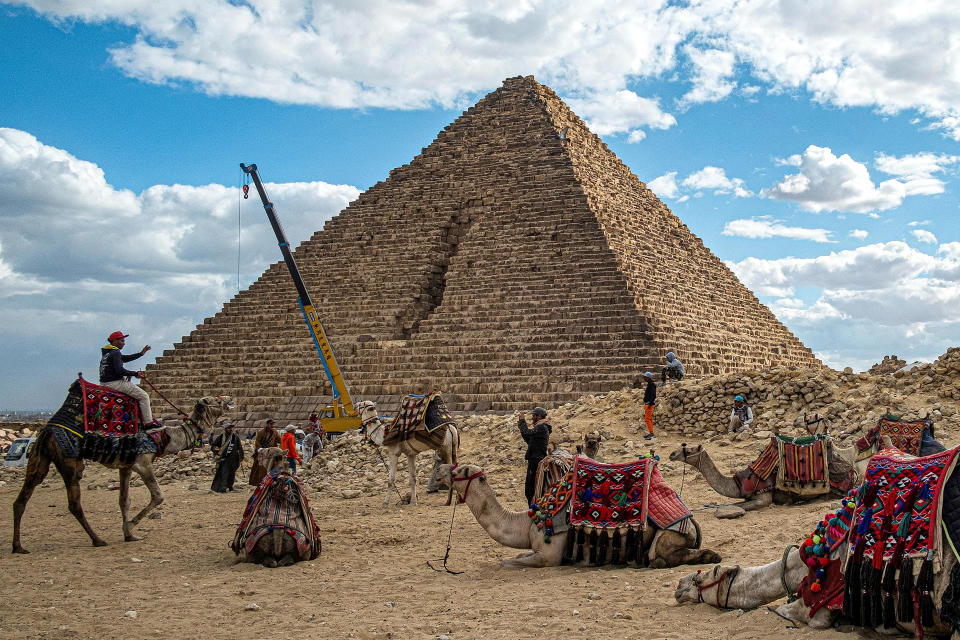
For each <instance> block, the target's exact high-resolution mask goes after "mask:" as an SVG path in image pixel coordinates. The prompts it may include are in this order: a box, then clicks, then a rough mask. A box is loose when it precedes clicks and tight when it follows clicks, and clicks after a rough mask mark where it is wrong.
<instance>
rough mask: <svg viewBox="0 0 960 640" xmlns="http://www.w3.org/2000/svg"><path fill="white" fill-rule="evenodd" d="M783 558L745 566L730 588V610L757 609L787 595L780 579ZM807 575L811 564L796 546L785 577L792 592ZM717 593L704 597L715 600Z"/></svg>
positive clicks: (789, 556)
mask: <svg viewBox="0 0 960 640" xmlns="http://www.w3.org/2000/svg"><path fill="white" fill-rule="evenodd" d="M781 564H782V559H778V560H774V561H773V562H771V563H769V564H765V565H762V566H759V567H744V568H742V569H740V572H739V573H738V574H737V577H736V578H735V579H734V581H733V585H731V587H730V597H729V599H727V601H726V605H727V607H728V608H730V609H756V608H757V607H760V606H762V605H765V604H767V603H770V602H773V601H774V600H777V599H779V598H782V597H784V596H785V595H787V594H786V593H785V592H784V590H783V582H782V581H781V580H780V571H781ZM806 574H807V567H806V565H805V564H803V562H802V561H801V560H800V553H799V552H798V551H797V550H796V549H794V550H793V551H791V552H790V554H789V555H788V556H787V566H786V571H785V572H784V579H785V581H786V583H787V587H788V588H789V589H790V591H791V593H796V592H797V588H798V587H799V586H800V581H801V580H803V577H804V576H805V575H806ZM714 597H715V593H711V594H709V595H708V594H706V593H705V594H704V599H705V600H707V601H708V602H711V603H712V601H713V598H714Z"/></svg>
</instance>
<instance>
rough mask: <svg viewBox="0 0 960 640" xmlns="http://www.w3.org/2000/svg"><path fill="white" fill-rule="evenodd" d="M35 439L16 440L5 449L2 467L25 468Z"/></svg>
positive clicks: (31, 437)
mask: <svg viewBox="0 0 960 640" xmlns="http://www.w3.org/2000/svg"><path fill="white" fill-rule="evenodd" d="M35 441H36V438H35V437H33V436H30V437H29V438H17V439H16V440H14V441H13V444H11V445H10V448H9V449H7V454H6V455H5V456H4V457H3V466H5V467H25V466H27V460H29V459H30V454H31V453H33V443H34V442H35Z"/></svg>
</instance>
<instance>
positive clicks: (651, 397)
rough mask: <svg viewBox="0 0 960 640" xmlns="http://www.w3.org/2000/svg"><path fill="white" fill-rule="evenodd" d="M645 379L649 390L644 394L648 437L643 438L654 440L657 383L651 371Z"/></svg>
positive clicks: (644, 415)
mask: <svg viewBox="0 0 960 640" xmlns="http://www.w3.org/2000/svg"><path fill="white" fill-rule="evenodd" d="M643 377H644V379H645V380H646V381H647V388H646V389H645V390H644V392H643V421H644V422H646V423H647V435H645V436H643V438H644V440H653V405H654V404H656V402H657V383H656V382H654V381H653V374H652V373H650V372H649V371H647V372H646V373H645V374H643Z"/></svg>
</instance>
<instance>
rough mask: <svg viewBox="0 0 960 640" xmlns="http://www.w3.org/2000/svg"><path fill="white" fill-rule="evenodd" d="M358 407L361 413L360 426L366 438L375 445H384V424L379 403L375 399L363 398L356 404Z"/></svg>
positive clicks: (358, 411)
mask: <svg viewBox="0 0 960 640" xmlns="http://www.w3.org/2000/svg"><path fill="white" fill-rule="evenodd" d="M356 409H357V413H359V414H360V428H361V430H362V431H363V434H364V438H366V439H367V440H370V441H371V442H373V443H374V444H375V445H378V446H380V445H383V436H384V425H383V421H382V420H380V415H379V413H378V412H377V403H376V402H374V401H373V400H361V401H360V402H358V403H357V404H356Z"/></svg>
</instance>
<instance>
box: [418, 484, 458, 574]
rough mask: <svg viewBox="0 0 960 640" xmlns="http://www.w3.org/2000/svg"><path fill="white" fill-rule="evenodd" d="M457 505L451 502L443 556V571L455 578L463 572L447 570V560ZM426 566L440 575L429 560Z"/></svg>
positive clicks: (456, 502)
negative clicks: (445, 547)
mask: <svg viewBox="0 0 960 640" xmlns="http://www.w3.org/2000/svg"><path fill="white" fill-rule="evenodd" d="M451 482H452V481H451ZM457 504H459V500H454V502H453V514H452V515H451V516H450V531H448V532H447V550H446V552H445V553H444V554H443V571H446V572H447V573H450V574H452V575H455V576H458V575H460V574H461V573H464V572H463V571H452V570H451V569H449V568H448V567H447V559H448V558H449V557H450V540H451V538H453V519H454V518H456V517H457ZM438 560H439V558H438ZM427 566H428V567H430V568H431V569H433V570H434V571H436V572H437V573H440V571H441V570H440V569H437V568H436V567H435V566H433V565H432V564H430V561H429V560H427Z"/></svg>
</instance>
